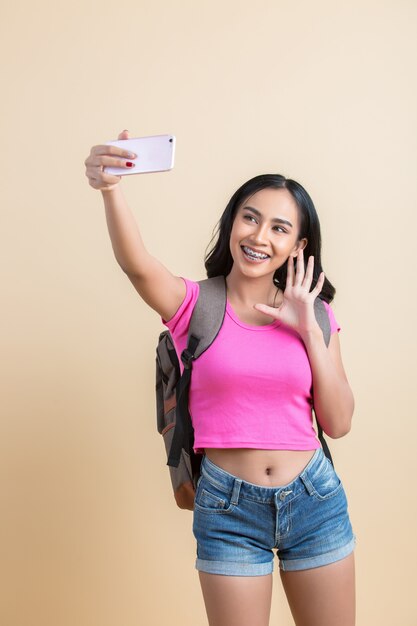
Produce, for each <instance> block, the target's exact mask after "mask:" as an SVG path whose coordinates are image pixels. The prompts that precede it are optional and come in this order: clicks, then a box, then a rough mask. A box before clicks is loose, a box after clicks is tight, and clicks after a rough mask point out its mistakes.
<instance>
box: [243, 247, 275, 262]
mask: <svg viewBox="0 0 417 626" xmlns="http://www.w3.org/2000/svg"><path fill="white" fill-rule="evenodd" d="M240 247H241V248H242V250H243V254H244V255H245V257H246V258H247V259H250V260H251V261H266V260H267V259H269V258H270V256H269V255H268V254H265V253H263V252H256V251H255V250H252V248H249V247H248V246H240Z"/></svg>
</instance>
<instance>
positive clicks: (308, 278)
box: [302, 256, 314, 291]
mask: <svg viewBox="0 0 417 626" xmlns="http://www.w3.org/2000/svg"><path fill="white" fill-rule="evenodd" d="M313 273H314V257H313V256H310V257H309V259H308V263H307V269H306V273H305V276H304V280H303V282H302V286H303V287H304V288H305V289H306V290H307V291H310V287H311V283H312V282H313Z"/></svg>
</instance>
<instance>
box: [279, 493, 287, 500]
mask: <svg viewBox="0 0 417 626" xmlns="http://www.w3.org/2000/svg"><path fill="white" fill-rule="evenodd" d="M286 495H287V494H286V493H285V491H281V493H280V494H279V499H280V500H285V496H286Z"/></svg>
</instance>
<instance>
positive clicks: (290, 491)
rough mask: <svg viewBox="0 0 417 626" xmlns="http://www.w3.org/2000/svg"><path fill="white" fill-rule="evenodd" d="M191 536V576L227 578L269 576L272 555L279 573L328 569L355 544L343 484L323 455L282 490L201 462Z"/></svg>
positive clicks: (349, 551)
mask: <svg viewBox="0 0 417 626" xmlns="http://www.w3.org/2000/svg"><path fill="white" fill-rule="evenodd" d="M193 532H194V536H195V538H196V540H197V560H196V568H197V569H198V570H200V571H202V572H208V573H211V574H223V575H229V576H263V575H266V574H270V573H271V572H272V571H273V567H274V552H273V550H276V551H277V556H278V558H279V566H280V568H281V569H282V570H284V571H294V570H303V569H310V568H312V567H320V566H322V565H328V564H329V563H333V562H334V561H339V560H340V559H343V558H344V557H346V556H347V555H348V554H350V553H351V552H352V551H353V549H354V547H355V543H356V536H355V535H354V533H353V532H352V526H351V523H350V520H349V514H348V507H347V500H346V494H345V491H344V488H343V485H342V482H341V480H340V478H339V476H338V475H337V474H336V472H335V470H334V468H333V465H332V464H331V463H330V461H329V460H328V459H327V457H326V456H325V455H324V452H323V450H322V448H318V449H317V450H316V451H315V453H314V455H313V457H312V458H311V459H310V461H309V463H308V464H307V465H306V467H305V468H304V469H303V471H302V472H301V473H300V474H299V475H298V476H297V477H296V478H295V479H294V480H293V481H292V482H291V483H289V484H288V485H285V486H280V487H262V486H259V485H254V484H252V483H249V482H246V481H244V480H241V479H240V478H238V477H236V476H234V475H233V474H229V472H226V471H225V470H223V469H222V468H220V467H218V466H217V465H215V464H214V463H213V462H212V461H210V460H209V459H208V458H207V457H206V456H204V457H203V461H202V465H201V476H200V478H199V481H198V483H197V489H196V495H195V507H194V517H193Z"/></svg>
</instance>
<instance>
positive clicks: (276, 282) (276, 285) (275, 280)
mask: <svg viewBox="0 0 417 626" xmlns="http://www.w3.org/2000/svg"><path fill="white" fill-rule="evenodd" d="M272 282H273V283H274V285H275V287H279V279H278V278H277V277H276V276H274V278H273V279H272Z"/></svg>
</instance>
